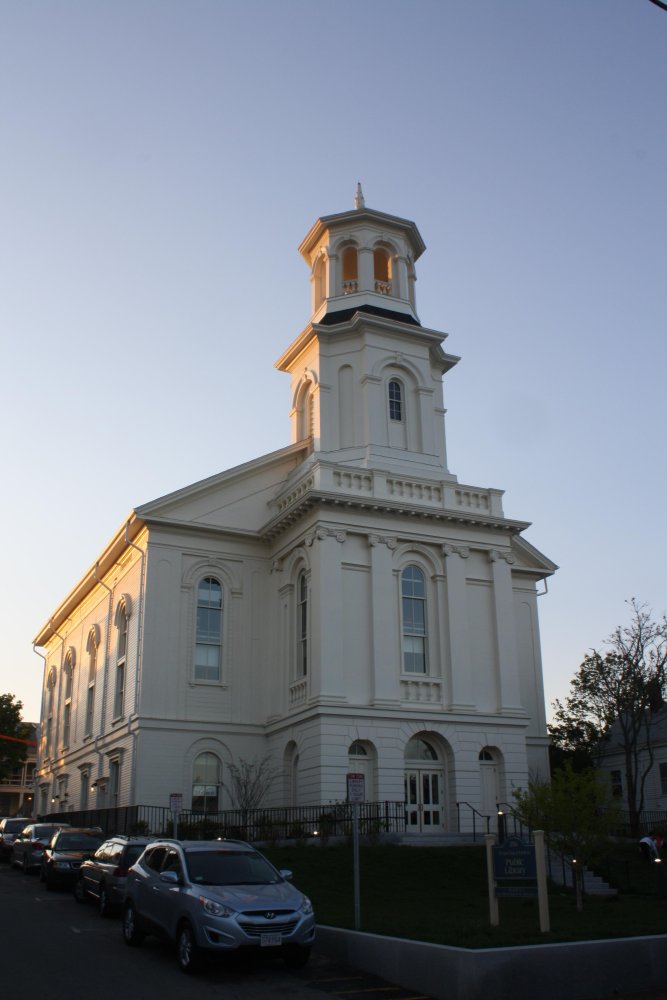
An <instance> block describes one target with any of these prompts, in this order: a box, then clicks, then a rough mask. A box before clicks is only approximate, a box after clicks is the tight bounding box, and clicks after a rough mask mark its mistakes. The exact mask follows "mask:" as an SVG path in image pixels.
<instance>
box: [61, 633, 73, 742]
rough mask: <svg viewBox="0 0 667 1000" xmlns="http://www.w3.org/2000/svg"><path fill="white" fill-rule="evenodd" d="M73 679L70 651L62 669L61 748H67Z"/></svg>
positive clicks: (71, 652)
mask: <svg viewBox="0 0 667 1000" xmlns="http://www.w3.org/2000/svg"><path fill="white" fill-rule="evenodd" d="M73 679H74V651H73V650H72V649H70V650H69V651H68V653H67V656H66V657H65V666H64V668H63V685H64V689H63V738H62V745H63V747H68V746H69V741H70V735H71V728H72V683H73Z"/></svg>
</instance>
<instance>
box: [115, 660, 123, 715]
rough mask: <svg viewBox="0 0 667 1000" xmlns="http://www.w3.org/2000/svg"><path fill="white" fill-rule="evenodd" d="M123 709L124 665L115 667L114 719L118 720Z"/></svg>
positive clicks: (120, 664)
mask: <svg viewBox="0 0 667 1000" xmlns="http://www.w3.org/2000/svg"><path fill="white" fill-rule="evenodd" d="M124 708H125V664H124V663H119V664H118V666H117V667H116V691H115V695H114V702H113V715H114V719H118V718H120V716H121V715H122V714H123V711H124Z"/></svg>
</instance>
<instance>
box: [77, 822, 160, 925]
mask: <svg viewBox="0 0 667 1000" xmlns="http://www.w3.org/2000/svg"><path fill="white" fill-rule="evenodd" d="M150 842H151V841H150V839H149V838H148V837H125V836H123V835H120V834H119V835H118V836H116V837H110V838H109V840H105V841H104V843H103V844H101V845H100V846H99V847H98V848H97V850H96V851H95V853H94V854H93V856H92V857H90V858H88V859H87V860H86V861H84V862H83V864H82V865H81V868H80V869H79V877H78V879H77V880H76V882H75V883H74V898H75V899H76V900H77V902H79V903H85V902H87V900H89V899H91V898H92V899H94V900H96V901H97V906H98V909H99V911H100V914H101V915H102V916H103V917H108V916H109V915H110V914H111V913H112V912H113V910H114V909H116V908H117V907H118V906H120V904H121V903H122V902H123V896H124V894H125V880H126V878H127V873H128V869H129V868H130V867H131V866H132V865H133V864H134V862H135V861H137V860H138V859H139V857H140V856H141V854H143V851H144V848H145V847H146V846H147V845H148V844H150Z"/></svg>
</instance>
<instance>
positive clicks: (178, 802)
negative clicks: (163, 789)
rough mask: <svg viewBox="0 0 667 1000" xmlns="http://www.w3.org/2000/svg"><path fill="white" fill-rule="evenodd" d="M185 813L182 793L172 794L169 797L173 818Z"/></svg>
mask: <svg viewBox="0 0 667 1000" xmlns="http://www.w3.org/2000/svg"><path fill="white" fill-rule="evenodd" d="M182 811H183V796H182V795H181V793H180V792H172V793H171V795H170V796H169V812H170V813H171V814H172V816H178V814H179V813H180V812H182Z"/></svg>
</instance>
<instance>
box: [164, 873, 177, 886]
mask: <svg viewBox="0 0 667 1000" xmlns="http://www.w3.org/2000/svg"><path fill="white" fill-rule="evenodd" d="M160 881H161V882H166V883H167V885H178V883H179V882H180V881H181V880H180V878H179V876H178V872H160Z"/></svg>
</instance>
